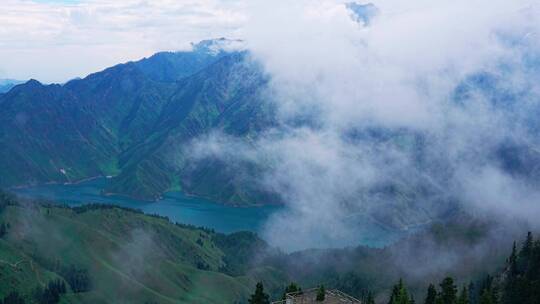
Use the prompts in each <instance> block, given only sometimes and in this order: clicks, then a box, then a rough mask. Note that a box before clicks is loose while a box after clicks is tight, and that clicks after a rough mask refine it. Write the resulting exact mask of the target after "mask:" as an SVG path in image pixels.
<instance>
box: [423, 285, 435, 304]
mask: <svg viewBox="0 0 540 304" xmlns="http://www.w3.org/2000/svg"><path fill="white" fill-rule="evenodd" d="M436 301H437V290H436V289H435V286H434V285H433V284H429V287H428V290H427V295H426V300H425V301H424V303H425V304H435V303H436Z"/></svg>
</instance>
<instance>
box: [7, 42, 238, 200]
mask: <svg viewBox="0 0 540 304" xmlns="http://www.w3.org/2000/svg"><path fill="white" fill-rule="evenodd" d="M212 46H214V44H213V43H211V42H202V43H201V44H200V45H197V46H195V48H194V50H193V51H192V52H177V53H158V54H156V55H154V56H152V57H150V58H146V59H143V60H141V61H139V62H130V63H126V64H120V65H117V66H114V67H112V68H109V69H106V70H104V71H102V72H99V73H95V74H92V75H89V76H88V77H86V78H84V79H77V80H73V81H70V82H68V83H66V84H65V85H57V84H55V85H43V84H41V83H39V82H38V81H36V80H30V81H28V82H27V83H25V84H22V85H19V86H17V87H15V88H14V89H13V90H11V91H10V92H8V93H6V94H3V95H1V96H0V104H1V106H2V111H1V112H0V143H2V147H1V148H0V155H1V156H2V161H1V162H0V169H1V170H2V172H6V173H9V174H5V175H3V176H2V177H0V185H1V186H4V187H6V186H13V185H22V184H29V183H40V182H51V181H53V182H71V181H76V180H80V179H84V178H88V177H92V176H97V175H116V174H118V173H119V172H120V171H121V170H122V169H123V167H124V166H128V167H129V166H130V165H131V164H132V163H134V162H137V161H139V159H142V158H144V157H146V154H145V153H144V151H142V150H141V149H139V148H137V147H138V146H142V145H144V144H145V142H146V141H152V142H153V141H156V139H155V138H154V137H159V138H162V137H163V136H164V135H166V133H167V132H169V130H168V129H166V128H167V127H169V126H170V125H164V124H163V123H160V121H162V117H164V116H165V114H164V113H162V109H163V108H164V107H165V106H167V109H172V108H173V107H175V106H178V107H180V108H179V109H180V110H179V111H177V112H175V113H176V114H177V115H180V116H179V117H178V120H182V119H183V117H184V116H182V115H184V114H183V113H187V112H188V110H189V109H190V107H191V105H189V104H186V105H185V109H186V110H185V111H184V110H183V109H184V104H182V102H189V100H188V101H186V98H188V96H187V95H188V94H191V93H193V92H189V90H190V89H191V90H197V89H201V85H203V83H196V81H197V79H199V80H201V79H202V78H201V77H200V76H199V77H198V78H197V77H194V79H192V80H188V79H187V78H190V77H191V76H194V75H196V74H197V73H199V72H200V71H201V70H203V69H205V68H207V67H209V66H211V65H214V64H216V65H217V66H218V67H216V68H214V71H217V70H219V66H223V70H225V69H226V68H227V65H229V66H230V65H231V62H232V61H234V60H239V57H240V56H241V55H239V54H237V55H236V57H233V58H231V57H227V58H229V59H227V58H225V57H226V56H231V55H230V54H225V53H224V52H220V51H219V52H216V50H215V49H213V48H210V47H212ZM207 73H208V72H207ZM206 75H207V74H206ZM184 79H185V80H184ZM207 84H208V85H210V84H211V83H210V80H208V83H207ZM218 89H219V88H216V90H218ZM218 93H220V92H218ZM218 93H216V94H218ZM181 95H182V96H184V97H183V98H184V99H181V98H182V96H181ZM173 97H174V100H173V101H171V100H170V99H171V98H173ZM211 102H214V101H213V100H212V101H211ZM220 106H223V105H220ZM216 107H217V104H216ZM183 111H184V112H183ZM170 119H171V120H173V119H174V117H171V118H170ZM171 123H176V121H171ZM160 126H161V127H162V128H163V130H160V129H159V127H160ZM132 151H133V152H135V154H134V153H133V152H132ZM137 153H139V154H137ZM135 155H137V156H135ZM131 156H134V159H133V160H130V161H128V159H130V157H131ZM143 164H144V163H143ZM137 166H143V165H136V166H135V167H134V168H136V167H137ZM129 168H131V167H129ZM167 182H168V180H167V179H165V180H164V181H160V182H158V183H157V184H159V185H163V186H162V187H156V188H155V189H154V187H155V186H156V185H152V186H153V188H152V189H151V190H145V189H144V184H138V185H136V186H137V187H139V188H141V189H142V190H136V191H134V192H133V195H134V196H139V197H144V198H152V197H153V196H157V195H159V194H160V193H161V192H162V191H163V190H165V189H166V188H167V187H168V186H169V185H165V184H167ZM123 190H124V191H122V193H126V192H127V191H126V190H128V189H123ZM138 193H142V194H143V195H138Z"/></svg>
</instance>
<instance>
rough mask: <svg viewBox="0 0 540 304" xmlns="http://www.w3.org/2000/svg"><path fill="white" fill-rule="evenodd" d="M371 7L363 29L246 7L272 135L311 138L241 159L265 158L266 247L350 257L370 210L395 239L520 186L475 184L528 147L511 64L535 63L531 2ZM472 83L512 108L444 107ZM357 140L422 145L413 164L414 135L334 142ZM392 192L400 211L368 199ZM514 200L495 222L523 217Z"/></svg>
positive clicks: (265, 144) (532, 101)
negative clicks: (404, 229) (438, 214)
mask: <svg viewBox="0 0 540 304" xmlns="http://www.w3.org/2000/svg"><path fill="white" fill-rule="evenodd" d="M373 2H374V4H375V5H376V6H377V7H378V8H379V11H380V14H379V15H378V16H377V17H375V18H374V19H373V20H372V21H371V22H370V25H369V26H367V27H365V26H363V25H362V24H359V23H357V22H355V21H354V20H353V19H351V18H350V12H349V11H347V10H346V7H345V6H344V5H343V3H341V2H337V1H331V0H328V1H309V0H299V1H294V3H291V2H290V1H272V2H268V1H256V2H252V3H251V4H250V5H249V6H248V7H247V11H248V12H249V14H248V19H247V21H246V26H244V27H242V28H241V31H240V35H241V36H242V37H244V38H245V39H246V43H247V45H248V48H249V49H250V50H251V51H252V53H253V57H254V58H255V59H256V60H258V61H260V62H261V63H262V65H263V66H264V68H265V70H266V72H267V73H268V74H269V75H270V76H271V83H270V93H271V94H273V95H272V96H274V97H275V100H276V102H277V104H278V106H279V109H280V110H281V115H282V116H281V117H280V118H281V123H282V124H283V125H286V126H287V122H288V121H289V120H290V119H291V118H297V117H303V116H305V115H306V114H307V113H310V114H312V117H313V118H314V120H315V121H316V123H315V125H317V127H316V128H312V129H296V128H295V127H292V129H293V130H291V126H290V125H289V126H288V128H286V129H285V132H283V133H282V136H271V137H268V136H263V137H262V138H261V139H259V140H258V141H257V142H256V143H255V144H254V146H255V147H256V150H258V151H255V152H254V151H250V152H249V157H248V158H249V159H250V160H253V159H257V157H256V156H254V155H256V154H257V153H260V154H261V155H262V156H261V159H264V161H266V159H267V155H273V157H275V158H277V160H276V161H274V163H273V164H274V166H273V167H272V168H271V169H270V170H269V171H268V172H267V176H266V182H267V185H268V186H269V187H270V188H272V189H274V190H277V192H278V193H280V194H281V195H282V196H283V198H284V200H285V201H286V202H287V207H288V208H287V209H286V211H285V212H282V213H279V214H277V215H276V216H275V217H274V218H273V219H272V220H271V221H270V222H269V223H268V225H267V230H266V232H265V237H266V238H267V239H268V240H269V241H270V242H271V243H272V244H274V245H278V246H281V247H283V248H286V249H298V248H306V247H317V246H320V245H321V244H325V246H326V245H329V244H335V245H343V244H344V243H347V244H350V243H354V242H355V240H359V239H362V232H361V230H360V229H359V227H358V225H357V224H358V221H357V222H356V223H354V221H351V220H350V217H351V216H356V215H355V213H356V212H359V213H361V211H363V210H366V209H370V208H375V209H377V208H380V209H383V210H385V212H386V213H387V215H388V218H387V219H388V220H389V221H392V220H394V219H397V222H398V225H399V224H404V225H406V224H408V223H410V224H415V223H421V222H423V221H425V220H429V218H430V216H432V215H434V211H433V210H436V209H437V207H438V206H437V204H440V203H444V202H445V201H444V200H439V199H440V198H441V196H442V197H444V196H445V195H448V196H454V197H457V198H459V200H460V202H462V203H471V204H470V205H468V206H469V208H471V209H474V208H477V207H478V206H480V205H482V204H484V203H485V201H486V200H491V199H492V196H491V195H488V193H487V192H486V191H487V190H488V189H491V188H492V187H497V188H501V187H502V186H501V184H506V185H507V186H506V187H502V188H503V189H512V188H514V186H515V185H519V184H520V182H519V181H518V179H519V177H514V176H512V175H511V174H508V173H505V174H506V175H504V177H500V178H497V179H496V180H493V179H489V178H486V174H485V172H492V171H489V170H488V169H489V168H492V167H498V166H500V164H499V163H497V160H494V154H495V153H496V151H497V149H498V148H499V146H500V145H501V144H503V143H506V142H507V141H516V142H523V141H526V142H528V144H529V145H530V147H532V148H534V147H537V146H539V145H540V140H538V139H537V137H535V136H534V134H531V133H530V132H529V130H527V123H528V122H527V121H526V119H525V118H526V117H528V116H529V115H531V114H530V113H532V110H533V109H538V107H539V103H538V100H539V98H538V97H539V95H538V92H539V90H538V88H539V87H538V86H537V85H536V84H535V83H534V80H533V79H535V77H538V71H536V72H531V71H528V70H527V67H526V66H527V64H526V63H525V62H524V58H525V57H527V55H526V54H527V53H528V52H533V53H534V52H536V54H538V53H539V52H538V51H539V50H538V48H537V46H538V45H537V43H535V42H534V39H531V38H530V37H531V36H532V37H534V36H535V35H536V34H537V33H538V32H540V23H539V22H538V21H537V18H534V13H531V12H538V4H537V3H536V1H531V0H517V1H500V0H496V1H487V0H474V1H464V0H457V1H446V2H441V1H435V2H434V1H428V0H415V1H389V0H376V1H373ZM503 66H504V67H503ZM479 71H486V72H492V73H493V74H494V75H496V76H498V77H501V79H502V80H503V81H502V83H500V84H497V94H501V96H500V98H503V97H504V94H503V93H504V92H520V93H519V95H520V96H519V98H518V99H519V100H518V104H519V106H516V107H512V106H511V105H499V106H494V105H493V103H492V101H490V100H489V97H488V96H485V95H484V94H483V93H482V92H479V91H477V90H473V91H472V92H471V96H470V98H469V100H466V101H465V104H459V103H458V102H456V101H455V100H453V99H452V97H453V94H454V92H455V91H454V90H455V88H456V87H457V86H458V84H460V83H461V82H462V81H464V78H465V77H466V76H469V75H471V73H475V72H479ZM500 102H501V103H508V104H511V103H512V100H505V99H503V100H501V101H500ZM536 111H537V110H536ZM529 117H530V116H529ZM365 128H377V129H379V130H380V129H383V130H386V131H390V132H396V131H398V134H399V131H402V130H407V131H406V132H408V133H405V134H419V135H420V136H421V137H422V140H423V141H424V143H425V144H424V145H423V146H422V147H421V148H419V149H423V151H421V153H422V156H421V157H422V159H423V160H422V163H421V164H418V163H417V160H416V157H418V155H417V153H420V152H419V151H417V150H416V149H417V148H418V147H417V146H415V145H414V135H409V136H401V137H400V136H397V137H394V138H393V139H392V140H390V141H389V142H384V140H382V141H377V140H373V141H369V140H364V141H362V140H359V141H355V140H354V139H353V140H352V139H351V137H350V136H348V134H351V132H354V131H355V130H365ZM353 138H354V137H353ZM235 144H237V143H235ZM221 145H222V146H221V147H218V148H216V146H214V151H217V152H214V153H218V154H219V151H220V150H221V149H222V150H223V151H221V152H222V153H225V154H227V155H230V154H231V153H227V147H226V146H227V145H228V143H227V142H224V143H221ZM249 149H250V147H245V148H243V149H236V151H238V150H249ZM269 151H271V152H269ZM238 157H240V156H238ZM501 174H502V173H501ZM487 176H489V174H488V175H487ZM471 181H476V182H475V183H473V182H471ZM427 183H430V185H428V186H427V188H430V187H434V188H437V189H439V190H440V191H441V192H442V193H441V194H439V195H438V196H436V197H427V198H425V199H426V201H422V199H424V198H422V196H420V195H419V196H415V193H416V192H421V191H422V189H425V188H422V185H426V184H427ZM392 184H395V185H397V186H398V187H401V189H400V192H399V193H398V196H399V195H401V196H402V197H393V198H392V197H386V198H383V199H380V196H378V195H380V193H379V194H377V191H372V190H374V189H373V185H379V186H381V185H382V186H384V185H392ZM516 189H519V190H528V191H529V190H530V191H532V193H528V194H526V195H522V196H521V199H518V200H516V202H509V201H510V200H511V199H512V197H513V196H514V195H515V194H516V192H511V191H505V192H504V194H505V196H504V200H505V201H506V204H504V205H501V209H499V210H501V212H499V213H498V214H503V213H506V214H508V213H509V212H504V210H506V211H508V209H509V208H513V209H515V210H517V209H519V208H526V209H528V210H532V209H531V208H530V204H529V203H525V202H523V201H524V200H525V199H531V198H535V197H538V194H537V193H535V192H534V191H536V190H535V189H534V187H520V188H516ZM519 190H518V191H519ZM471 193H475V195H471ZM494 193H499V192H494ZM407 196H409V197H407ZM491 201H492V202H493V204H495V205H497V203H498V202H499V203H500V201H493V200H491ZM520 202H523V204H520ZM400 204H401V205H400ZM406 204H409V206H406ZM486 204H487V203H486ZM493 204H491V205H493ZM501 204H502V203H501ZM533 204H534V203H533ZM344 207H345V208H344ZM381 207H382V208H381ZM494 208H495V207H494ZM400 212H403V213H401V214H400ZM407 212H410V213H407ZM515 214H521V215H523V213H518V212H516V213H515ZM358 219H359V220H361V219H362V218H361V217H357V220H358ZM526 219H527V220H529V219H530V218H526ZM385 224H388V223H385ZM288 231H293V232H294V233H287V232H288Z"/></svg>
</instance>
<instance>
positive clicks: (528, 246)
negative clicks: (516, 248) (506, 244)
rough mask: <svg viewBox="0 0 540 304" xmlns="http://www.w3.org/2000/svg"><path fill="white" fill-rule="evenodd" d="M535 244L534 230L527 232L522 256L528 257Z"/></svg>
mask: <svg viewBox="0 0 540 304" xmlns="http://www.w3.org/2000/svg"><path fill="white" fill-rule="evenodd" d="M533 245H534V240H533V236H532V232H530V231H529V232H528V233H527V238H526V239H525V242H524V243H523V247H522V248H521V252H520V255H521V256H522V257H525V258H528V257H529V256H530V255H531V252H532V249H533Z"/></svg>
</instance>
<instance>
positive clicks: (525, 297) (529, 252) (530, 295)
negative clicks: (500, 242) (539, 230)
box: [502, 232, 540, 304]
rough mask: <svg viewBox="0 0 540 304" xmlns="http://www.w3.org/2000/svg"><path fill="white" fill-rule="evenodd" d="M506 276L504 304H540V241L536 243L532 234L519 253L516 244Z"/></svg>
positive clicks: (508, 261)
mask: <svg viewBox="0 0 540 304" xmlns="http://www.w3.org/2000/svg"><path fill="white" fill-rule="evenodd" d="M505 275H506V279H505V280H504V283H503V286H502V289H503V296H502V303H503V304H533V303H534V304H538V303H540V240H536V241H535V240H534V238H533V235H532V233H531V232H529V233H528V234H527V237H526V238H525V241H524V242H523V244H522V245H521V248H520V249H519V251H518V249H517V246H516V244H515V243H514V246H513V248H512V253H511V254H510V257H509V258H508V260H507V267H506V271H505Z"/></svg>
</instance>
